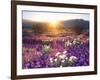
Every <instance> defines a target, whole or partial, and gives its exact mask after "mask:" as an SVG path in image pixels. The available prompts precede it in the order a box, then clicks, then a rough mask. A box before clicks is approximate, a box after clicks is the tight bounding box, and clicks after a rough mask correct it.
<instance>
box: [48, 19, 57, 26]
mask: <svg viewBox="0 0 100 80" xmlns="http://www.w3.org/2000/svg"><path fill="white" fill-rule="evenodd" d="M48 22H49V23H50V25H51V26H52V27H57V26H58V23H59V21H58V20H55V19H51V20H49V21H48Z"/></svg>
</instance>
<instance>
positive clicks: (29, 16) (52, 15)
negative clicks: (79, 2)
mask: <svg viewBox="0 0 100 80" xmlns="http://www.w3.org/2000/svg"><path fill="white" fill-rule="evenodd" d="M22 13H23V14H22V15H23V20H31V21H36V22H54V21H61V20H70V19H84V20H88V21H89V14H85V13H71V12H64V13H63V12H62V13H59V12H39V11H38V12H36V11H23V12H22Z"/></svg>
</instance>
